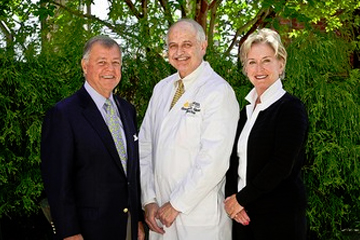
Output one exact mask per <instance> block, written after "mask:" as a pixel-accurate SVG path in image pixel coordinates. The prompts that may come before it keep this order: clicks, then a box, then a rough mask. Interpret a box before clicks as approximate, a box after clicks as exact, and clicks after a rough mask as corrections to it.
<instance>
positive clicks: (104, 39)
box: [82, 35, 121, 62]
mask: <svg viewBox="0 0 360 240" xmlns="http://www.w3.org/2000/svg"><path fill="white" fill-rule="evenodd" d="M95 43H99V44H100V45H101V46H103V47H106V48H112V47H114V46H115V47H117V48H118V49H119V52H120V55H121V47H120V45H119V44H118V43H117V42H116V41H115V40H114V39H112V38H110V37H108V36H103V35H98V36H95V37H92V38H91V39H90V40H89V41H87V42H86V44H85V46H84V51H83V56H82V59H83V60H84V61H86V62H87V61H89V56H90V52H91V49H92V47H93V46H94V44H95Z"/></svg>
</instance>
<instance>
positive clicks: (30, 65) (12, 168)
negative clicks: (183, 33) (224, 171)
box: [0, 1, 360, 240]
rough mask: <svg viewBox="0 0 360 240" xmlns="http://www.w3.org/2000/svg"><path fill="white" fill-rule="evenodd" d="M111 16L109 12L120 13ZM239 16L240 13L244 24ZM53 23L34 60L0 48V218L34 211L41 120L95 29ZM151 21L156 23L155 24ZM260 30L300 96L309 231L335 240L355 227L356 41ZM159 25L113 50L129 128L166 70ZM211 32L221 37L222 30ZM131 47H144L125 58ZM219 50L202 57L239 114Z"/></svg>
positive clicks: (234, 75)
mask: <svg viewBox="0 0 360 240" xmlns="http://www.w3.org/2000/svg"><path fill="white" fill-rule="evenodd" d="M282 2H284V1H282ZM294 2H296V1H294ZM310 2H311V3H312V4H315V2H314V1H310ZM118 7H120V5H119V6H118ZM237 7H239V8H240V7H241V5H237ZM277 7H278V8H281V5H280V4H279V5H278V6H277ZM290 7H294V6H290ZM294 8H295V7H294ZM311 9H315V8H311ZM324 9H325V7H324ZM115 10H116V9H112V11H111V12H110V15H111V14H113V15H116V13H115V12H119V11H121V9H117V10H116V11H115ZM225 10H226V11H234V12H238V10H237V9H235V8H231V7H229V8H223V9H219V13H221V11H225ZM114 11H115V12H114ZM296 11H298V9H297V10H296ZM305 12H306V13H307V14H309V15H314V16H316V14H317V12H316V11H310V10H306V11H305ZM127 14H128V13H127ZM231 14H232V13H231ZM292 14H294V13H293V12H292ZM296 14H298V13H296ZM0 15H1V14H0ZM154 15H155V14H154ZM289 15H290V14H289ZM230 16H231V17H233V18H238V16H236V15H234V14H232V15H230ZM302 17H304V16H302ZM0 18H1V16H0ZM243 19H245V18H243ZM249 19H251V17H250V16H247V18H246V19H245V20H249ZM56 21H57V22H56V24H57V25H58V26H60V27H59V29H57V31H56V33H54V34H53V40H52V41H51V42H49V43H48V44H47V45H43V46H42V47H43V51H41V54H40V55H38V54H36V53H37V51H36V46H37V45H36V44H35V43H34V44H33V47H31V46H32V45H30V47H28V48H27V49H26V52H25V53H24V58H23V59H21V61H17V60H14V58H13V56H9V55H8V52H6V51H5V50H4V49H1V48H0V69H1V70H0V114H1V118H0V218H1V217H4V216H10V217H11V216H15V215H31V214H34V213H37V212H39V202H40V201H41V200H42V199H43V198H44V197H46V196H45V195H44V191H43V184H42V179H41V175H40V167H39V166H40V135H41V124H42V119H43V117H44V114H45V112H46V111H47V110H48V109H49V108H50V107H51V106H53V105H54V104H55V103H56V102H57V101H59V100H61V99H63V98H65V97H67V96H69V95H71V94H72V93H74V92H75V91H76V90H77V89H79V88H80V86H81V85H82V84H83V82H84V79H83V76H82V72H81V68H80V58H81V54H82V47H83V45H84V43H85V42H86V40H87V39H89V38H90V37H91V36H93V35H95V34H98V33H100V29H101V26H100V25H96V24H95V25H94V26H93V29H92V31H91V32H90V31H85V30H84V27H83V26H84V24H86V23H87V22H86V21H85V20H84V18H82V17H74V16H73V15H66V14H64V15H62V16H61V17H59V18H58V19H57V20H56ZM144 21H145V20H144ZM162 21H163V20H162ZM222 21H224V22H225V20H222ZM356 21H358V22H357V24H359V20H356ZM151 23H152V24H154V26H155V24H156V23H155V20H154V21H153V22H151ZM157 24H159V23H157ZM161 24H163V23H161ZM269 24H272V26H273V27H275V28H276V29H277V30H278V31H279V32H281V33H282V34H283V37H284V39H287V41H286V48H287V51H288V54H289V57H288V64H287V67H286V79H285V80H284V82H283V83H284V87H285V89H286V90H287V91H288V92H290V93H292V94H294V95H296V96H297V97H299V98H300V99H302V101H303V102H304V103H305V105H306V107H307V111H308V114H309V119H310V129H309V137H308V145H307V157H308V162H307V164H306V166H305V167H304V174H303V176H304V180H305V182H306V186H307V193H308V199H309V207H308V212H307V216H308V224H309V229H310V230H311V231H312V232H314V234H315V235H316V237H317V238H319V239H326V240H328V239H342V238H344V237H343V235H342V234H341V230H342V229H347V228H350V229H355V228H357V229H359V228H360V217H359V216H360V187H359V186H360V161H359V156H360V126H359V124H360V121H359V117H360V99H359V98H360V87H359V86H360V70H359V69H354V68H352V66H351V63H350V61H349V60H350V59H351V56H352V54H353V53H354V51H355V52H359V45H358V40H359V39H357V40H356V39H355V40H356V41H354V39H350V38H349V39H348V38H344V37H342V36H340V35H339V34H338V32H336V31H331V32H327V33H324V32H320V31H307V30H304V31H302V32H299V31H298V32H296V31H294V32H291V36H295V38H290V39H288V38H287V37H288V35H286V31H285V30H284V29H282V27H281V26H280V25H276V23H275V24H274V22H269ZM336 24H337V23H336V21H335V22H334V25H336ZM140 26H141V25H140ZM162 28H163V27H161V28H158V29H156V28H153V29H152V31H153V32H150V33H149V32H146V31H145V30H143V29H141V27H139V29H135V28H134V29H133V31H134V33H135V32H139V33H141V34H143V35H144V36H147V34H150V36H152V38H153V39H148V38H145V37H143V38H141V37H140V38H139V39H137V40H132V41H130V40H129V41H127V42H125V43H123V44H122V45H123V52H124V55H123V69H122V70H123V71H122V81H121V83H120V85H119V86H118V88H117V89H116V91H117V94H119V95H120V96H122V97H124V98H126V99H127V100H129V101H130V102H132V103H133V104H134V105H135V106H136V109H137V112H138V125H139V126H140V124H141V120H142V117H143V116H144V114H145V110H146V107H147V103H148V100H149V98H150V96H151V93H152V89H153V86H154V85H155V84H156V83H157V82H158V81H159V80H160V79H162V78H164V77H166V76H168V75H169V74H171V73H173V72H174V69H173V68H172V67H171V66H170V65H169V64H168V63H167V62H166V59H164V58H162V57H161V56H160V55H159V53H161V52H162V51H163V50H162V48H163V47H164V42H162V41H159V38H161V35H162V32H163V29H162ZM221 28H223V31H228V29H227V28H228V26H227V25H226V24H225V23H221V26H220V27H219V29H221ZM155 30H156V31H155ZM127 31H130V30H129V29H127ZM129 35H130V34H129ZM349 35H351V34H349ZM219 37H220V36H214V39H215V40H216V39H217V38H219ZM24 38H25V37H24ZM137 46H141V47H143V46H147V47H149V46H151V48H150V47H149V48H147V49H146V50H144V48H141V47H139V50H137V51H135V53H134V52H131V51H130V49H132V50H134V49H136V47H137ZM219 49H220V50H222V51H225V49H226V44H224V43H222V44H220V45H219V48H218V49H213V48H211V49H209V50H208V53H207V55H206V60H207V61H209V62H210V64H211V65H212V67H213V68H214V69H215V70H216V71H217V72H218V73H219V74H220V75H221V76H223V77H224V78H225V79H226V80H227V81H229V83H230V84H231V85H232V87H233V88H234V90H235V92H236V95H237V98H238V100H239V103H240V105H241V107H243V106H244V105H245V104H246V103H245V100H244V97H245V95H246V94H247V93H248V92H249V90H250V89H251V84H250V83H249V81H248V80H247V79H246V78H245V77H244V76H243V74H242V72H241V66H238V64H237V63H235V62H234V60H233V59H232V58H231V57H229V56H226V57H225V56H224V55H222V54H221V53H220V52H221V51H220V50H219Z"/></svg>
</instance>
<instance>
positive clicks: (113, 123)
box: [104, 99, 127, 173]
mask: <svg viewBox="0 0 360 240" xmlns="http://www.w3.org/2000/svg"><path fill="white" fill-rule="evenodd" d="M104 109H105V119H106V124H107V125H108V128H109V130H110V132H111V135H112V137H113V139H114V142H115V145H116V150H117V151H118V154H119V157H120V160H121V164H122V166H123V168H124V171H125V173H126V169H127V168H126V161H127V155H126V151H125V146H124V141H123V138H122V135H121V127H120V123H119V119H118V117H117V116H116V111H115V109H114V107H113V106H112V105H111V102H110V100H109V99H106V101H105V103H104Z"/></svg>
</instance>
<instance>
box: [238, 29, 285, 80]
mask: <svg viewBox="0 0 360 240" xmlns="http://www.w3.org/2000/svg"><path fill="white" fill-rule="evenodd" d="M255 43H267V44H268V45H269V46H270V47H271V48H272V49H273V50H274V52H275V56H276V57H277V58H278V59H279V60H280V59H282V60H283V61H284V70H283V72H282V73H281V75H280V76H279V77H280V78H281V79H284V78H285V66H286V59H287V52H286V49H285V47H284V45H283V44H282V42H281V38H280V35H279V34H278V33H277V32H275V31H274V30H271V29H269V28H262V29H259V30H257V31H255V32H253V33H252V34H250V36H249V37H248V38H247V39H246V40H245V42H244V43H243V44H242V45H241V48H240V61H241V63H242V66H243V73H244V74H245V75H246V73H245V70H244V69H245V65H246V60H247V55H248V54H249V51H250V49H251V47H252V45H253V44H255Z"/></svg>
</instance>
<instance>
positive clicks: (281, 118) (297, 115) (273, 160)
mask: <svg viewBox="0 0 360 240" xmlns="http://www.w3.org/2000/svg"><path fill="white" fill-rule="evenodd" d="M275 121H276V124H275V126H276V127H275V132H274V142H269V144H273V151H272V152H271V153H270V154H269V155H268V156H265V157H266V158H267V161H266V165H265V166H264V167H263V168H262V170H261V171H259V173H258V174H257V175H256V177H255V178H253V179H251V181H248V183H247V185H246V187H244V188H243V189H242V190H241V191H240V192H238V193H237V196H236V198H237V200H238V202H239V203H240V205H242V206H245V207H246V206H247V205H248V204H249V203H251V202H253V201H255V200H256V199H258V198H259V197H261V196H262V195H264V194H266V193H268V192H270V191H272V190H273V189H275V188H276V187H277V186H278V185H279V184H280V182H281V181H282V180H283V179H285V178H287V177H289V175H290V174H292V171H293V168H294V166H295V165H298V163H297V162H296V161H298V155H299V152H300V151H301V150H302V148H303V146H304V142H305V138H306V135H307V128H308V120H307V114H306V111H305V107H304V106H303V104H302V103H301V102H300V101H299V100H298V99H293V100H289V101H286V102H285V103H283V105H282V106H281V109H280V110H279V112H278V115H277V118H276V119H275ZM254 127H255V126H254ZM263 137H266V136H263ZM250 138H251V135H250ZM250 138H249V141H250ZM267 141H272V140H270V139H268V140H267ZM250 144H253V143H251V142H249V147H250ZM252 147H254V148H256V146H252ZM248 157H249V156H248ZM253 160H254V159H250V158H249V159H248V161H253Z"/></svg>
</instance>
